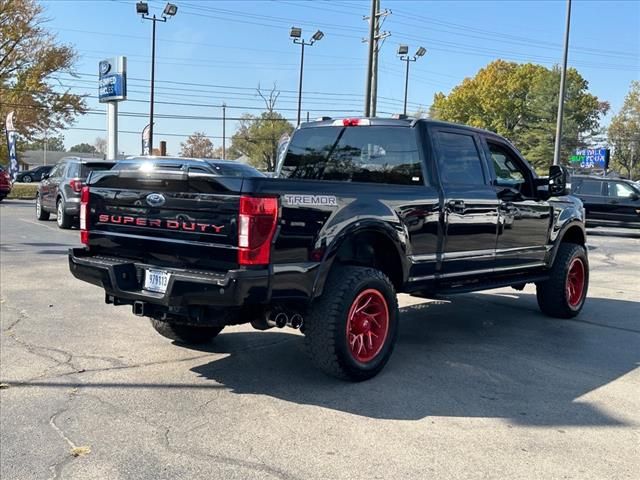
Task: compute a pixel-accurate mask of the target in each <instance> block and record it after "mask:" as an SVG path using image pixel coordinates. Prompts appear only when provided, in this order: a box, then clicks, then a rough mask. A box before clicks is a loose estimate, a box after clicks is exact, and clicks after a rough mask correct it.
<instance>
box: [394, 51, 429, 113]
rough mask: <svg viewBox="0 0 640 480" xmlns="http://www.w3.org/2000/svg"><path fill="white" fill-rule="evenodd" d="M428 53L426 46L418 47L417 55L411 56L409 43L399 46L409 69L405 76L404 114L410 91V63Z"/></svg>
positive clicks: (401, 58)
mask: <svg viewBox="0 0 640 480" xmlns="http://www.w3.org/2000/svg"><path fill="white" fill-rule="evenodd" d="M425 53H427V49H426V48H424V47H420V48H418V50H417V51H416V53H415V55H414V56H413V57H412V56H409V46H408V45H400V46H399V47H398V55H399V56H400V60H402V61H403V62H406V63H407V69H406V73H405V77H404V108H403V110H402V113H403V115H406V114H407V96H408V93H409V63H411V62H415V61H416V60H418V58H420V57H422V56H424V54H425Z"/></svg>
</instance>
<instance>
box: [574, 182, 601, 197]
mask: <svg viewBox="0 0 640 480" xmlns="http://www.w3.org/2000/svg"><path fill="white" fill-rule="evenodd" d="M576 193H579V194H580V195H597V196H600V195H602V182H599V181H598V180H587V179H585V180H583V181H582V183H581V184H580V185H578V187H577V189H576Z"/></svg>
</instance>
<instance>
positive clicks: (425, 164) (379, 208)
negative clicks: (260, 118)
mask: <svg viewBox="0 0 640 480" xmlns="http://www.w3.org/2000/svg"><path fill="white" fill-rule="evenodd" d="M207 165H208V164H207V162H204V161H197V160H181V161H177V160H169V159H164V160H163V159H161V158H149V159H146V160H140V161H138V162H128V163H127V164H123V165H117V166H116V167H114V169H112V170H109V171H103V172H95V173H93V174H92V175H91V177H90V179H89V180H88V182H87V186H86V187H85V189H84V190H83V192H82V207H81V208H82V210H81V225H80V227H81V240H82V242H83V243H84V244H85V247H84V248H75V249H72V250H70V253H69V265H70V269H71V272H72V273H73V275H75V276H76V277H77V278H79V279H81V280H85V281H87V282H90V283H92V284H95V285H99V286H101V287H103V288H104V290H105V300H106V302H107V303H109V304H113V305H130V306H132V309H133V313H135V314H136V315H140V316H146V317H150V318H151V322H152V324H153V326H154V328H155V329H156V330H157V331H158V332H160V333H161V334H162V335H165V336H167V337H169V338H171V339H174V340H176V341H178V342H185V343H189V342H194V343H197V342H207V341H210V340H211V339H212V338H213V337H215V336H216V335H217V334H219V333H220V331H221V330H222V329H223V328H224V327H225V326H226V325H233V324H240V323H249V322H251V323H252V325H253V326H254V327H255V328H257V329H267V328H271V327H273V326H277V327H284V326H289V327H294V328H299V329H301V331H302V332H303V333H304V336H305V342H306V345H307V347H308V351H309V353H310V356H311V358H312V361H313V362H314V363H315V364H316V365H317V366H318V367H319V368H320V369H321V370H323V371H324V372H326V373H328V374H330V375H334V376H336V377H339V378H343V379H348V380H353V381H359V380H364V379H367V378H370V377H372V376H374V375H376V374H377V373H378V372H379V371H380V370H381V369H382V368H383V367H384V365H385V364H386V362H387V361H388V359H389V357H390V355H391V352H392V350H393V347H394V343H395V341H396V338H397V335H398V323H399V318H398V317H399V315H398V304H397V300H396V293H399V292H405V293H409V294H412V295H416V296H419V297H425V298H430V297H431V298H433V297H436V296H440V295H449V294H454V293H458V292H470V291H476V290H482V289H490V288H496V287H504V286H513V287H514V288H516V289H522V288H523V287H524V285H525V284H527V283H535V284H536V287H537V298H538V304H539V305H540V308H541V310H542V311H543V312H544V313H546V314H547V315H550V316H553V317H558V318H569V317H573V316H575V315H577V314H578V313H579V312H580V310H581V309H582V306H583V304H584V301H585V297H586V293H587V286H588V279H589V266H588V259H587V251H586V249H585V230H584V209H583V207H582V204H581V202H580V200H578V199H577V198H574V197H572V196H568V195H567V171H566V169H564V168H563V167H559V166H555V167H551V170H550V174H549V177H548V178H539V177H538V176H537V175H536V173H535V171H534V170H533V169H532V168H531V167H530V166H529V164H528V163H527V162H526V161H525V160H524V159H523V158H522V156H521V155H520V154H519V153H518V151H517V150H516V149H515V148H514V147H513V146H512V145H511V144H510V143H509V142H507V141H506V140H505V139H503V138H501V137H500V136H498V135H495V134H493V133H491V132H487V131H483V130H479V129H474V128H470V127H465V126H461V125H453V124H448V123H442V122H436V121H431V120H415V119H407V118H397V119H378V118H371V119H369V118H364V119H362V118H360V119H359V118H356V119H339V120H322V121H317V122H310V123H305V124H302V125H301V126H300V127H299V128H298V129H297V130H296V131H295V132H294V134H293V136H292V138H291V141H290V143H289V145H288V147H287V150H286V153H285V154H284V155H283V157H282V160H281V162H280V165H279V171H278V175H277V177H276V178H268V177H257V176H244V177H231V176H220V175H219V174H218V173H216V172H214V171H212V170H211V169H210V168H208V166H207Z"/></svg>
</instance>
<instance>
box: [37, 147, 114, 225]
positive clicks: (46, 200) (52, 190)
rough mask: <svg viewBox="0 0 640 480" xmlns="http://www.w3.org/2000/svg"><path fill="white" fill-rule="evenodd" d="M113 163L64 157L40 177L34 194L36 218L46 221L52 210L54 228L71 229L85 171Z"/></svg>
mask: <svg viewBox="0 0 640 480" xmlns="http://www.w3.org/2000/svg"><path fill="white" fill-rule="evenodd" d="M114 165H115V162H107V161H104V160H97V159H93V158H78V157H67V158H63V159H62V160H60V162H58V163H57V164H56V166H55V167H53V169H51V171H50V172H49V173H48V174H47V173H45V174H44V175H43V176H42V181H41V182H40V185H38V193H37V194H36V217H37V219H38V220H49V215H50V214H51V213H55V214H56V216H57V219H56V220H57V223H58V227H60V228H71V226H72V224H73V222H74V220H75V218H77V217H78V215H79V213H80V192H81V191H82V187H83V186H84V181H85V180H86V178H87V176H89V173H90V172H92V171H95V170H109V169H110V168H111V167H113V166H114Z"/></svg>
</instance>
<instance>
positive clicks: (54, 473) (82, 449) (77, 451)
mask: <svg viewBox="0 0 640 480" xmlns="http://www.w3.org/2000/svg"><path fill="white" fill-rule="evenodd" d="M77 396H78V388H73V389H71V391H70V392H69V395H68V398H67V401H66V402H65V406H63V407H62V408H60V409H59V410H58V411H56V412H55V413H54V414H53V415H51V417H49V425H50V426H51V428H52V429H53V430H54V431H55V432H56V433H57V434H58V436H59V437H60V438H61V439H62V440H64V442H65V444H66V445H67V446H68V447H69V452H68V454H67V455H65V456H64V457H62V458H61V459H60V460H59V461H57V462H56V463H54V464H53V465H50V467H49V469H50V471H51V477H50V478H51V480H56V479H59V478H62V471H63V470H64V468H65V467H66V466H67V465H68V464H69V463H70V462H71V461H73V459H74V458H76V457H79V456H82V455H85V454H87V453H89V452H90V451H91V449H90V448H89V447H87V446H81V445H77V444H76V443H75V442H74V441H73V440H71V438H70V437H69V435H67V433H66V432H65V431H64V429H62V428H61V427H60V426H59V425H58V424H57V423H56V420H57V419H58V417H60V416H61V415H63V414H65V413H68V412H69V411H70V410H71V406H70V404H71V402H73V400H74V399H75V398H76V397H77Z"/></svg>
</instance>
